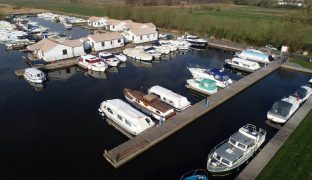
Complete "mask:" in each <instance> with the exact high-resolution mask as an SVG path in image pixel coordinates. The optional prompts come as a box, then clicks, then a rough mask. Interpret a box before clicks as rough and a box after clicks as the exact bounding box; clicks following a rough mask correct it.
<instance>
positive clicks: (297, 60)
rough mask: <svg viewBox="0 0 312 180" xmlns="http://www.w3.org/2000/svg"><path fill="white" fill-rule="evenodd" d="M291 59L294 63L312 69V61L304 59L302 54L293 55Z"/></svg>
mask: <svg viewBox="0 0 312 180" xmlns="http://www.w3.org/2000/svg"><path fill="white" fill-rule="evenodd" d="M311 59H312V57H311ZM289 61H290V62H292V63H296V64H299V65H301V66H302V67H305V68H310V69H312V62H310V61H307V60H305V59H303V57H302V56H293V57H290V59H289Z"/></svg>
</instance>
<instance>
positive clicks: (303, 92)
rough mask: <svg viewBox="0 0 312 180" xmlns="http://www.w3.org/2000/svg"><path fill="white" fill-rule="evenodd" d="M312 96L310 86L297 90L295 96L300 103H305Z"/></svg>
mask: <svg viewBox="0 0 312 180" xmlns="http://www.w3.org/2000/svg"><path fill="white" fill-rule="evenodd" d="M311 95H312V88H311V86H309V85H304V86H301V87H299V88H298V89H296V91H295V93H294V94H293V96H295V97H297V98H299V103H300V104H302V103H304V102H305V101H306V100H307V99H308V98H309V97H310V96H311Z"/></svg>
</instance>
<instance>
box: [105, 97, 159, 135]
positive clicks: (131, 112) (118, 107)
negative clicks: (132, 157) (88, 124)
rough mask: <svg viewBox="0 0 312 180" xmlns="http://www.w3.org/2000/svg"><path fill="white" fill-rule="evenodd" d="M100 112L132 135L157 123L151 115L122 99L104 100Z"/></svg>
mask: <svg viewBox="0 0 312 180" xmlns="http://www.w3.org/2000/svg"><path fill="white" fill-rule="evenodd" d="M99 112H100V113H101V115H102V116H106V117H108V118H110V119H111V120H112V121H114V122H115V123H116V124H118V125H119V126H120V127H121V128H123V129H124V130H126V131H127V132H128V133H130V134H132V135H138V134H140V133H141V132H143V131H145V130H146V129H148V128H150V127H152V126H154V125H155V123H154V122H153V121H152V120H151V118H150V117H148V116H146V115H144V114H143V113H141V112H140V111H138V110H136V109H134V108H133V107H132V106H131V105H129V104H127V103H126V102H124V101H122V100H120V99H112V100H106V101H103V102H102V103H101V105H100V108H99Z"/></svg>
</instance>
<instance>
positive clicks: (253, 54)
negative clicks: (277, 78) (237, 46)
mask: <svg viewBox="0 0 312 180" xmlns="http://www.w3.org/2000/svg"><path fill="white" fill-rule="evenodd" d="M235 55H236V56H237V57H239V58H242V59H248V60H251V61H255V62H259V63H264V64H268V63H271V62H272V61H273V60H274V58H273V57H272V56H271V55H268V54H266V53H263V52H261V51H258V50H256V49H245V50H243V51H241V52H237V53H235Z"/></svg>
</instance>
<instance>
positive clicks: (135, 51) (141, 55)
mask: <svg viewBox="0 0 312 180" xmlns="http://www.w3.org/2000/svg"><path fill="white" fill-rule="evenodd" d="M123 54H125V55H127V56H129V57H131V58H133V59H137V60H140V61H145V62H149V63H150V62H151V61H152V60H153V56H152V55H151V54H149V53H147V52H145V51H144V50H143V49H142V48H127V49H125V50H123Z"/></svg>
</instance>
